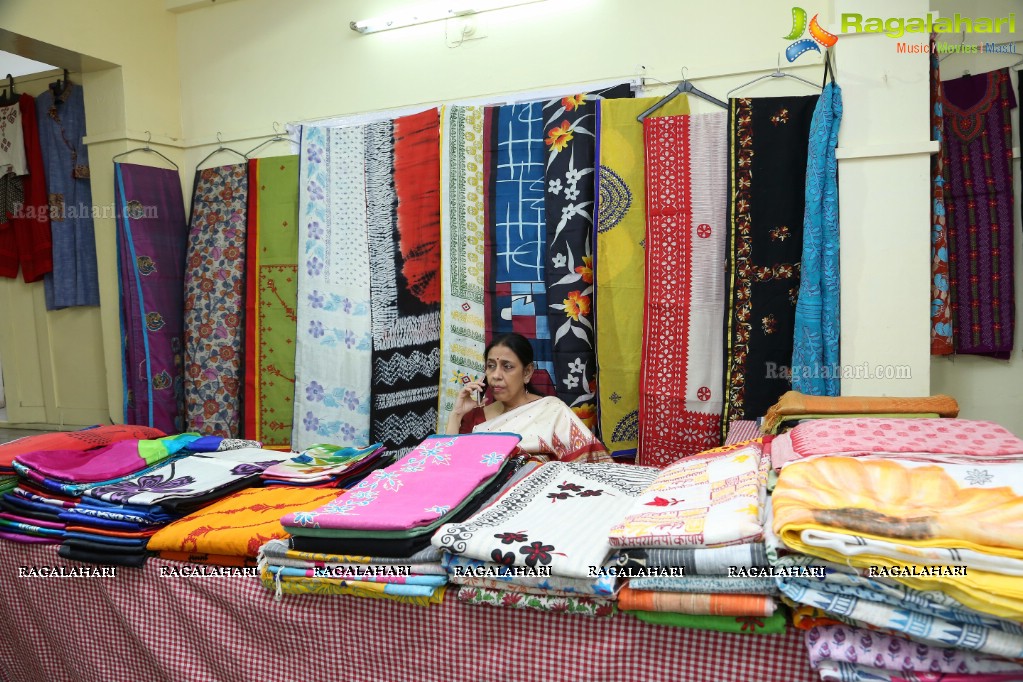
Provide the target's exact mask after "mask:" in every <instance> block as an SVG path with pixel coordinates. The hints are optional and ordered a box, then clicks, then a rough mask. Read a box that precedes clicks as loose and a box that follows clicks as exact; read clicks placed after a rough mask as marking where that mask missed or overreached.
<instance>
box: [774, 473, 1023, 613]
mask: <svg viewBox="0 0 1023 682" xmlns="http://www.w3.org/2000/svg"><path fill="white" fill-rule="evenodd" d="M1014 481H1015V482H1021V483H1023V463H1021V462H1010V463H1004V464H990V463H978V464H977V465H976V466H971V465H960V464H926V463H920V462H908V461H903V460H897V459H863V458H854V457H822V458H818V459H810V460H804V461H798V462H794V463H791V464H789V465H787V466H786V467H785V468H784V469H782V472H781V475H780V476H779V477H778V483H777V486H776V487H775V491H774V495H773V502H772V504H773V508H774V519H773V525H774V530H775V532H776V533H777V534H778V535H779V536H780V537H781V539H782V541H783V542H784V543H785V545H786V546H787V547H789V548H791V549H793V550H795V551H798V552H802V553H805V554H809V555H812V556H816V557H820V558H823V559H827V560H829V561H833V562H836V563H843V564H848V565H851V566H855V567H858V568H869V567H870V566H879V567H889V568H890V567H899V568H903V567H909V566H911V564H908V563H905V562H901V561H899V560H895V559H892V558H889V557H886V556H882V555H879V554H875V553H862V554H857V555H854V556H850V555H846V554H842V553H840V552H838V551H836V550H834V549H830V548H827V547H820V546H816V545H809V544H807V543H805V542H804V541H803V539H802V533H803V531H806V530H818V531H830V532H837V533H847V534H852V535H855V536H858V537H862V538H865V539H868V540H879V541H887V542H897V543H899V544H901V545H905V546H906V547H909V548H928V547H930V548H954V549H970V550H974V551H977V552H982V553H984V554H988V555H991V556H993V557H1009V558H1012V559H1021V558H1023V497H1021V496H1020V494H1019V493H1018V492H1017V491H1016V490H1014V489H1013V487H1011V485H997V484H998V483H1002V482H1005V483H1010V484H1011V483H1012V482H1014ZM985 486H992V487H985ZM948 563H949V564H950V565H951V564H954V563H955V562H953V561H951V560H950V561H949V562H948ZM966 573H967V574H966V575H928V576H915V577H914V576H891V577H893V578H894V579H895V580H897V581H898V582H900V583H902V584H904V585H907V586H909V587H912V588H915V589H919V590H935V589H936V590H941V591H942V592H945V593H946V594H948V595H950V596H952V597H954V598H955V599H957V600H958V601H960V602H962V603H963V604H965V605H966V606H968V607H970V608H973V609H976V610H977V611H982V612H984V613H990V614H993V615H996V616H999V617H1002V618H1011V619H1015V620H1023V577H1020V576H1010V575H1004V574H999V573H992V572H989V571H981V570H976V569H973V568H970V567H969V566H967V571H966Z"/></svg>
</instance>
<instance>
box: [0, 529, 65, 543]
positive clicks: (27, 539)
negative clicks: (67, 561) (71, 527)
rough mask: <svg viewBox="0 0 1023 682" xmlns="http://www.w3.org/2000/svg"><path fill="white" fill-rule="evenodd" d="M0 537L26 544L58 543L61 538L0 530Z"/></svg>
mask: <svg viewBox="0 0 1023 682" xmlns="http://www.w3.org/2000/svg"><path fill="white" fill-rule="evenodd" d="M0 538H2V539H4V540H10V541H11V542H22V543H24V544H28V545H59V544H60V543H61V538H59V537H50V538H40V537H36V536H35V535H22V534H21V533H8V532H6V531H2V530H0Z"/></svg>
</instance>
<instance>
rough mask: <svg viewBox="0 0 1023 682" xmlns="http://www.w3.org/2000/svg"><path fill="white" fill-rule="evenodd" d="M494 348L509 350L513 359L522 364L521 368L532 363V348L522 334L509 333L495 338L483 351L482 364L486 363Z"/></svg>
mask: <svg viewBox="0 0 1023 682" xmlns="http://www.w3.org/2000/svg"><path fill="white" fill-rule="evenodd" d="M494 346H504V347H505V348H509V349H511V352H512V353H515V357H517V358H518V359H519V362H521V363H522V366H523V367H525V366H526V365H528V364H529V363H531V362H533V346H532V344H530V343H529V339H527V338H526V337H525V336H523V335H522V334H516V333H515V332H509V333H507V334H501V335H500V336H495V337H494V338H493V339H491V341H490V343H488V344H487V347H486V348H485V349H484V350H483V361H484V362H486V361H487V357H488V356H489V355H490V350H491V349H492V348H493V347H494Z"/></svg>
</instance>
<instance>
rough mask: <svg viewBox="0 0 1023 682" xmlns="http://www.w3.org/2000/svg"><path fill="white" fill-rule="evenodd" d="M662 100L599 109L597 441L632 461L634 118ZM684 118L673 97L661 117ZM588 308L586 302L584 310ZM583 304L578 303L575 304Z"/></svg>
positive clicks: (639, 203)
mask: <svg viewBox="0 0 1023 682" xmlns="http://www.w3.org/2000/svg"><path fill="white" fill-rule="evenodd" d="M658 101H659V100H658V99H657V98H654V97H646V98H642V99H632V100H614V99H610V100H602V101H600V102H598V103H597V105H598V107H597V111H598V114H597V120H598V122H599V131H600V132H599V133H598V134H597V208H596V211H597V219H596V221H595V222H596V236H595V237H594V243H595V249H596V270H595V274H594V280H595V282H596V298H597V299H598V300H599V302H600V305H599V307H597V309H596V310H597V313H596V324H597V365H598V368H599V370H598V378H597V384H598V400H599V405H600V410H599V414H600V418H599V425H600V428H599V435H600V437H601V439H602V440H603V441H604V443H605V444H606V445H607V448H608V450H609V451H610V452H611V454H612V455H613V456H618V457H633V456H635V455H636V446H637V442H638V440H639V383H640V373H641V366H642V350H643V317H642V311H643V295H644V290H643V287H644V278H645V255H644V245H645V243H646V180H645V174H644V160H645V159H644V153H643V125H642V124H641V123H639V122H638V121H637V120H636V117H637V116H639V115H640V114H641V113H642V112H643V111H645V110H646V109H648V108H649V107H650V106H652V105H653V104H655V103H657V102H658ZM688 113H689V102H688V100H687V99H686V98H685V97H684V96H680V97H676V98H675V99H673V100H671V101H670V102H668V103H667V104H666V105H664V106H663V107H661V108H660V109H659V110H658V114H661V115H678V114H688ZM590 304H591V302H590V300H589V299H588V298H587V299H586V300H585V304H584V305H585V307H587V308H588V307H589V306H590ZM580 305H583V303H582V302H580Z"/></svg>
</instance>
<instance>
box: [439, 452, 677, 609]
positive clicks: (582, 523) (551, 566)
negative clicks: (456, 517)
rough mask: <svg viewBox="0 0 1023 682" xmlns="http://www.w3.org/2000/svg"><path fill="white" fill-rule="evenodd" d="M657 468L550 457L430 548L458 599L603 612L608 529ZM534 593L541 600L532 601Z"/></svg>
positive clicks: (611, 580)
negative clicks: (441, 557) (441, 559)
mask: <svg viewBox="0 0 1023 682" xmlns="http://www.w3.org/2000/svg"><path fill="white" fill-rule="evenodd" d="M656 474H657V470H656V469H654V468H651V467H637V466H632V465H627V464H611V463H597V464H582V463H578V464H577V463H566V462H549V463H546V464H544V465H543V466H541V467H540V468H538V469H537V470H535V471H533V472H532V473H531V474H529V475H528V476H527V477H525V478H524V479H522V480H520V481H519V482H518V483H516V484H515V485H514V486H513V487H512V488H511V489H509V490H508V491H507V492H506V493H505V494H504V495H503V496H502V497H501V498H500V499H498V500H497V501H496V502H495V503H494V504H492V505H491V506H489V507H488V508H486V509H484V510H483V511H481V512H479V513H478V514H476V515H475V516H473V517H471V518H469V519H468V520H467V521H465V522H464V523H453V524H448V525H445V526H442V527H441V528H440V529H439V530H438V531H437V533H436V534H435V535H434V536H433V540H432V542H433V545H434V547H437V548H438V549H443V550H445V551H447V552H449V553H450V555H451V556H449V557H447V558H446V559H445V566H447V568H448V572H449V574H450V578H451V580H452V582H457V583H460V584H461V585H462V586H463V587H462V588H460V589H459V592H458V597H459V599H462V600H463V601H468V602H472V603H479V604H488V605H491V606H504V607H512V608H536V609H542V610H551V611H560V612H565V613H582V614H587V615H593V616H609V615H613V614H614V612H615V608H614V606H615V605H614V598H615V576H614V572H613V566H614V562H615V561H616V560H615V559H613V558H612V557H611V553H612V550H611V546H610V544H609V543H608V532H609V531H610V529H611V527H612V526H613V525H614V524H615V523H616V522H618V521H619V520H621V518H622V517H623V516H624V514H625V512H626V510H627V509H628V508H629V507H630V506H631V505H632V502H633V500H634V498H636V497H637V496H638V495H639V494H640V493H642V491H643V490H644V489H645V488H646V487H647V486H648V485H649V484H650V483H651V482H652V481H653V479H654V476H655V475H656ZM532 597H540V598H539V599H532Z"/></svg>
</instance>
